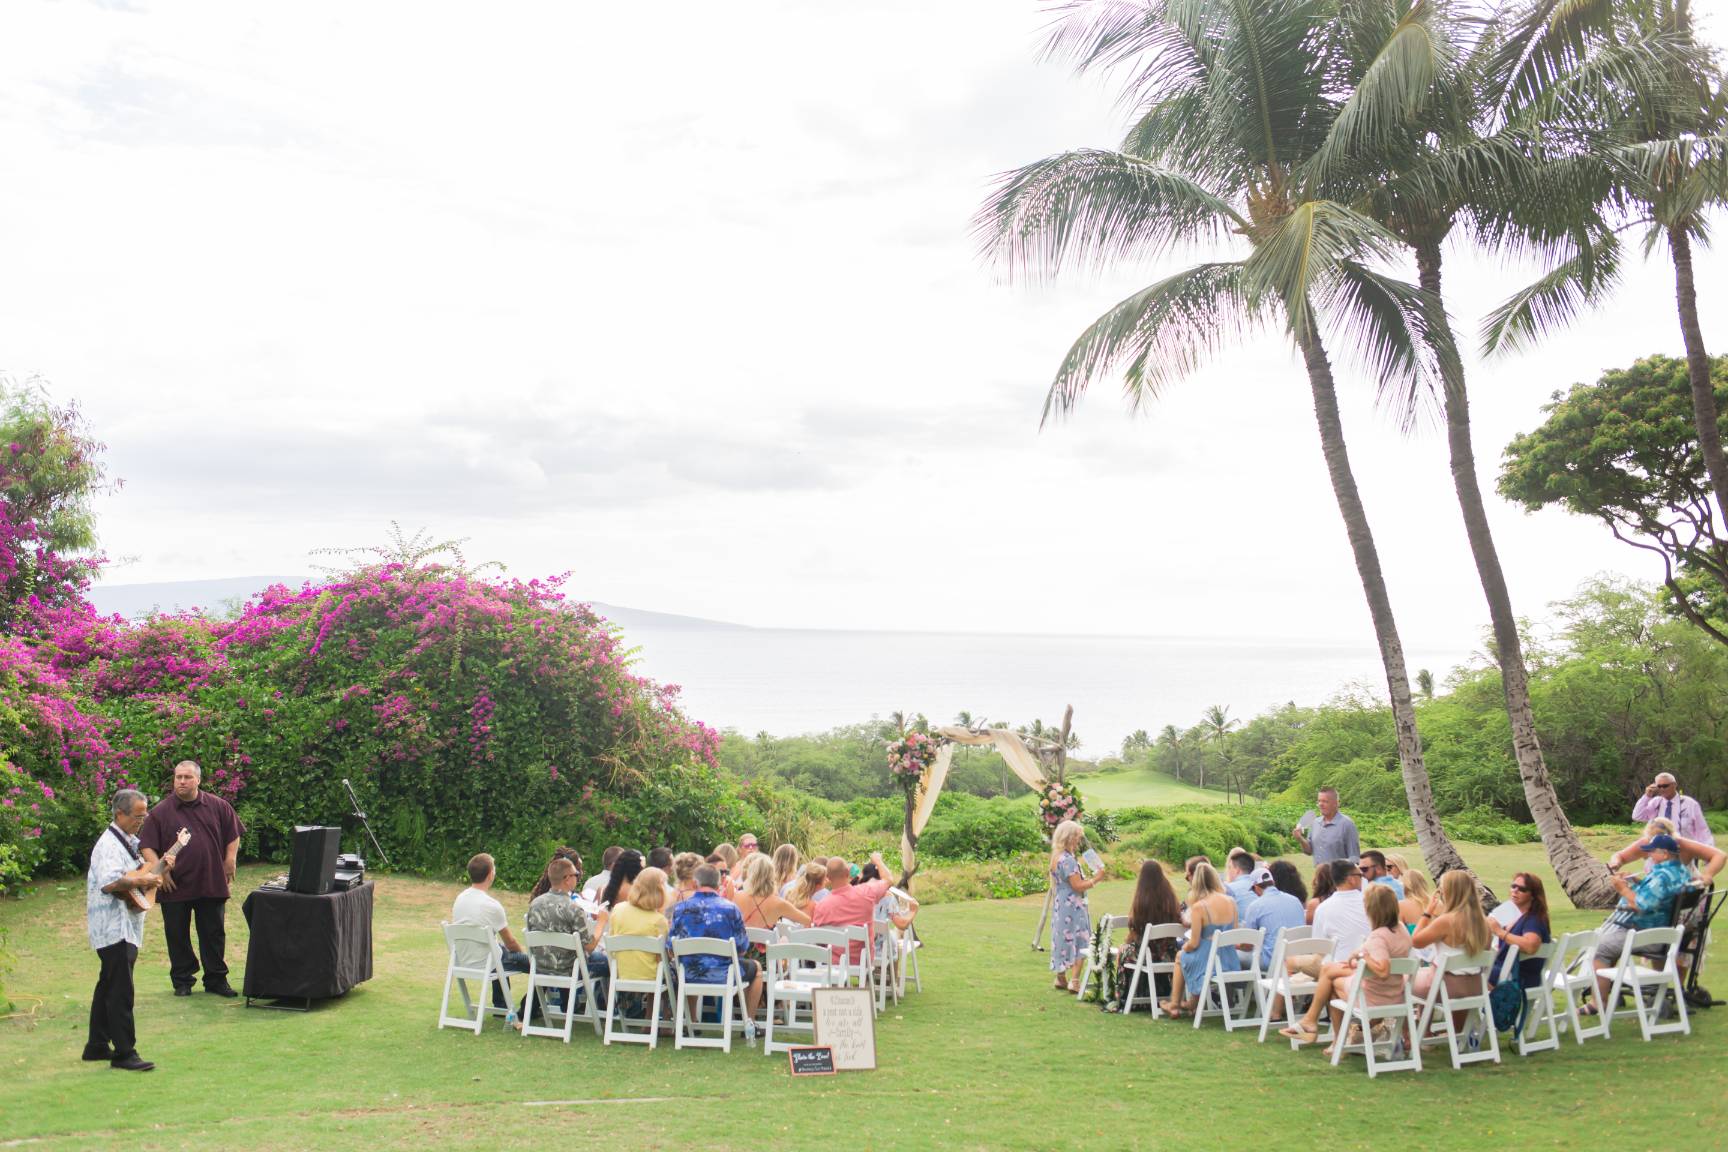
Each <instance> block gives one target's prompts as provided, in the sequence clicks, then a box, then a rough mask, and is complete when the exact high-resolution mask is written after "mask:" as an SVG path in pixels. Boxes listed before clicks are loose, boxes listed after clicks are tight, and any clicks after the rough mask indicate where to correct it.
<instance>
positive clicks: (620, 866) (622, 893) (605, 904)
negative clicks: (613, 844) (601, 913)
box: [599, 848, 647, 908]
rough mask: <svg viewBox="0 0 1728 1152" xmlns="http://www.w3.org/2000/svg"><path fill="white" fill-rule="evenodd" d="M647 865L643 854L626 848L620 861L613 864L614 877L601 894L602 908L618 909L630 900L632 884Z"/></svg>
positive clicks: (619, 858)
mask: <svg viewBox="0 0 1728 1152" xmlns="http://www.w3.org/2000/svg"><path fill="white" fill-rule="evenodd" d="M645 867H647V864H646V863H644V862H643V860H642V853H640V852H638V851H636V849H634V848H626V849H624V851H622V852H620V853H618V859H616V860H614V861H613V862H612V868H611V873H612V875H611V876H610V877H609V878H608V879H607V881H606V888H605V890H604V891H602V892H601V893H600V900H599V904H600V907H602V908H616V907H617V906H618V905H620V904H622V903H624V902H625V901H626V900H628V899H630V883H631V881H633V880H635V879H636V877H637V876H639V875H641V873H642V869H643V868H645Z"/></svg>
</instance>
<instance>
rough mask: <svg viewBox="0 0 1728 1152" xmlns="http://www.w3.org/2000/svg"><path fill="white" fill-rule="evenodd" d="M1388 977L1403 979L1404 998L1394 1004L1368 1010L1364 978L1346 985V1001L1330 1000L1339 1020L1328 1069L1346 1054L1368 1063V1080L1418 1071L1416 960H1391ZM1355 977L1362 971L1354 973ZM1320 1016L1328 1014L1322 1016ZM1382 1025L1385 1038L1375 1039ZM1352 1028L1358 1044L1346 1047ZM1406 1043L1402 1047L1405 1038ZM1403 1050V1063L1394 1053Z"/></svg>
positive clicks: (1419, 1049) (1419, 1064)
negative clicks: (1358, 1037)
mask: <svg viewBox="0 0 1728 1152" xmlns="http://www.w3.org/2000/svg"><path fill="white" fill-rule="evenodd" d="M1391 968H1392V970H1391V972H1390V973H1389V974H1390V975H1393V976H1402V977H1403V978H1404V997H1403V999H1401V1000H1399V1001H1398V1002H1397V1003H1395V1004H1377V1005H1373V1006H1370V1005H1369V1003H1368V993H1367V989H1366V985H1367V979H1366V977H1362V976H1358V978H1356V979H1353V980H1351V981H1350V994H1349V996H1348V997H1347V998H1345V999H1342V1000H1338V999H1334V1000H1333V1001H1332V1003H1331V1004H1330V1005H1329V1007H1332V1008H1336V1009H1338V1010H1339V1011H1340V1012H1341V1013H1342V1015H1343V1019H1342V1021H1341V1022H1340V1024H1339V1027H1338V1029H1336V1030H1335V1034H1334V1036H1333V1039H1332V1066H1333V1067H1334V1068H1336V1067H1337V1066H1338V1063H1339V1061H1341V1060H1343V1058H1344V1054H1345V1053H1346V1052H1360V1053H1362V1055H1363V1056H1364V1057H1366V1059H1367V1061H1368V1078H1369V1079H1370V1080H1372V1079H1373V1078H1374V1077H1376V1076H1378V1075H1379V1074H1380V1073H1382V1072H1402V1071H1406V1070H1408V1071H1412V1072H1420V1071H1422V1045H1420V1044H1418V1043H1416V1035H1417V1032H1416V1029H1417V1022H1416V998H1415V994H1414V991H1413V990H1412V988H1411V985H1412V984H1413V983H1414V981H1415V978H1416V968H1417V960H1416V958H1415V957H1414V956H1400V957H1397V958H1395V959H1393V960H1392V962H1391ZM1357 971H1358V973H1362V972H1365V971H1366V969H1357ZM1321 1015H1322V1016H1326V1015H1329V1013H1325V1012H1322V1013H1321ZM1380 1024H1384V1025H1385V1026H1386V1028H1385V1034H1383V1035H1380V1036H1376V1035H1375V1027H1376V1026H1377V1025H1380ZM1352 1026H1354V1027H1356V1028H1360V1029H1361V1030H1362V1040H1361V1043H1359V1044H1351V1043H1348V1042H1347V1041H1348V1039H1349V1036H1350V1032H1351V1028H1352ZM1406 1036H1408V1037H1409V1043H1408V1044H1405V1043H1404V1041H1405V1037H1406ZM1400 1046H1403V1047H1404V1048H1405V1049H1406V1051H1405V1055H1404V1058H1403V1059H1401V1060H1400V1059H1398V1058H1397V1055H1398V1049H1399V1047H1400ZM1382 1047H1385V1048H1386V1049H1387V1055H1386V1056H1385V1057H1384V1058H1382V1057H1381V1055H1380V1049H1381V1048H1382Z"/></svg>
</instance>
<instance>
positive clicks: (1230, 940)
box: [1194, 928, 1266, 1032]
mask: <svg viewBox="0 0 1728 1152" xmlns="http://www.w3.org/2000/svg"><path fill="white" fill-rule="evenodd" d="M1265 940H1266V930H1265V929H1264V928H1229V929H1226V930H1225V931H1223V932H1220V933H1218V935H1216V936H1214V937H1212V955H1211V956H1209V957H1208V958H1207V960H1206V975H1205V976H1204V977H1203V978H1202V979H1201V981H1200V988H1199V992H1200V999H1199V1000H1198V1001H1196V1002H1195V1004H1194V1027H1196V1028H1198V1027H1200V1022H1201V1021H1203V1020H1204V1019H1206V1017H1207V1016H1221V1017H1223V1019H1224V1031H1226V1032H1234V1031H1235V1030H1236V1029H1238V1028H1257V1027H1259V1026H1260V1025H1261V1024H1264V1023H1265V1022H1266V995H1265V991H1264V990H1263V989H1262V988H1261V987H1260V945H1261V944H1262V943H1264V942H1265ZM1243 945H1247V946H1248V950H1247V951H1246V952H1243V951H1238V949H1240V948H1241V947H1242V946H1243ZM1226 948H1228V949H1230V951H1232V952H1235V953H1236V962H1237V964H1238V965H1239V967H1238V968H1237V969H1236V970H1235V971H1229V970H1228V969H1226V968H1225V967H1224V965H1223V963H1222V961H1223V958H1224V950H1225V949H1226ZM1237 992H1240V993H1241V994H1242V1007H1243V1008H1244V1009H1246V1008H1247V1007H1248V1003H1249V1001H1252V1002H1253V1004H1254V1014H1253V1015H1252V1016H1247V1015H1244V1016H1234V1015H1232V1014H1231V1003H1232V1000H1233V997H1234V995H1235V994H1236V993H1237ZM1213 993H1217V995H1218V1007H1217V1008H1216V1009H1214V1008H1213V1007H1212V1006H1211V1005H1212V994H1213Z"/></svg>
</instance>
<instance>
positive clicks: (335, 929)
mask: <svg viewBox="0 0 1728 1152" xmlns="http://www.w3.org/2000/svg"><path fill="white" fill-rule="evenodd" d="M372 891H373V885H372V882H371V881H370V880H368V881H366V882H365V883H363V884H361V885H359V886H358V887H356V888H350V889H348V890H347V891H346V892H330V893H327V894H326V895H323V896H307V895H304V894H302V893H299V892H289V891H286V890H285V889H274V888H259V889H257V890H256V891H254V892H253V893H252V894H251V895H249V896H247V897H246V902H245V903H244V904H242V905H241V906H240V911H241V913H242V914H243V915H244V916H245V917H246V923H247V924H248V925H249V926H250V928H251V930H252V940H251V943H250V944H249V945H247V948H246V980H245V985H244V988H243V991H244V992H245V994H246V1005H247V1007H261V1008H280V1007H289V1006H288V1005H284V1004H258V1005H254V1004H253V1003H252V1002H253V1001H254V1000H303V1001H305V1005H304V1007H302V1008H301V1009H300V1010H301V1011H305V1010H307V1009H310V1008H311V1007H312V1001H314V1000H329V999H332V998H334V997H336V996H340V995H342V994H343V993H344V992H346V991H348V989H350V988H352V987H354V985H356V984H358V983H360V982H361V981H363V980H370V979H371V978H372Z"/></svg>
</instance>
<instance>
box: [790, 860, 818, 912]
mask: <svg viewBox="0 0 1728 1152" xmlns="http://www.w3.org/2000/svg"><path fill="white" fill-rule="evenodd" d="M826 895H828V863H827V861H826V860H821V861H817V860H812V861H810V863H808V864H806V865H804V867H803V869H802V870H801V871H800V872H799V873H798V879H796V880H794V881H793V882H792V890H791V891H790V892H788V893H786V902H787V903H788V904H790V905H792V907H794V908H796V909H798V911H800V912H809V911H810V910H811V909H812V908H814V907H815V906H816V905H817V904H818V903H820V902H821V900H822V898H823V897H824V896H826Z"/></svg>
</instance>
